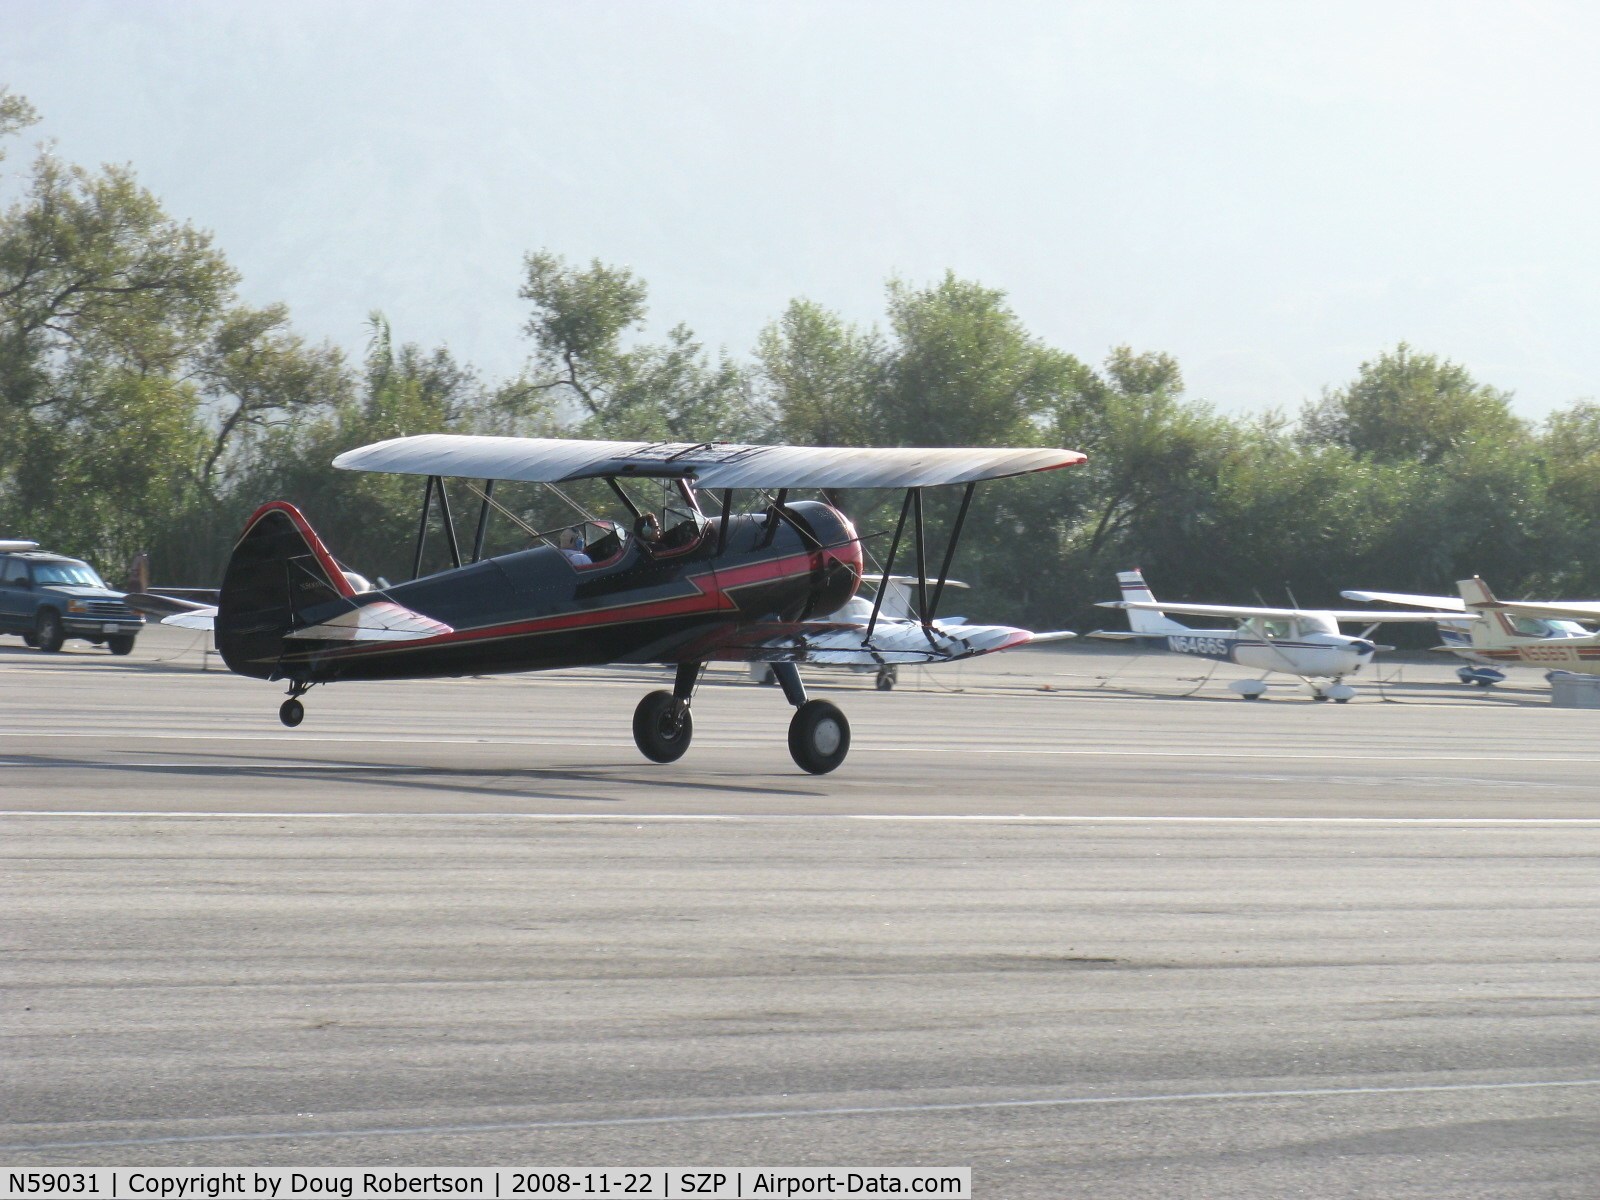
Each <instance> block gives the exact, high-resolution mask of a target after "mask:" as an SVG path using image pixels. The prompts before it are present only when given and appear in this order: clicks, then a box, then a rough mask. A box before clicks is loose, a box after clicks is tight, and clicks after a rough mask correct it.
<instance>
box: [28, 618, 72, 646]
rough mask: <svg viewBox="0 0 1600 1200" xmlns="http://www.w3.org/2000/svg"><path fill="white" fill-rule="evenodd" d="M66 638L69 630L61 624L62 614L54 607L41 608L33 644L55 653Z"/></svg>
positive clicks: (34, 629)
mask: <svg viewBox="0 0 1600 1200" xmlns="http://www.w3.org/2000/svg"><path fill="white" fill-rule="evenodd" d="M66 640H67V631H66V628H65V627H64V626H63V625H62V624H61V614H60V613H58V612H57V611H56V610H55V609H53V608H46V609H43V610H41V611H40V613H39V619H38V621H37V622H35V624H34V627H33V644H34V645H36V646H38V647H39V649H41V650H43V651H44V652H45V653H46V654H54V653H55V652H56V651H57V650H59V649H61V643H62V642H64V641H66Z"/></svg>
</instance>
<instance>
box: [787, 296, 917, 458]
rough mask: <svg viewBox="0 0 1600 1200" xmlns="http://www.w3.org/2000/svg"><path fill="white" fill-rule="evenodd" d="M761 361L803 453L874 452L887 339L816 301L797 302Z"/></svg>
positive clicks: (790, 437) (886, 369)
mask: <svg viewBox="0 0 1600 1200" xmlns="http://www.w3.org/2000/svg"><path fill="white" fill-rule="evenodd" d="M756 361H757V362H758V363H759V364H760V375H761V380H762V383H763V386H764V388H765V393H766V398H767V402H768V403H769V404H770V405H771V407H772V412H773V415H774V419H775V422H776V426H777V432H778V436H779V437H781V438H782V439H783V440H784V441H786V442H789V443H791V444H794V445H801V446H872V445H877V444H879V442H880V439H881V438H882V436H883V430H882V425H881V421H880V417H879V410H880V408H881V407H882V404H883V395H882V393H883V388H884V384H885V382H886V380H887V378H888V374H889V362H888V357H887V353H886V351H885V348H884V345H883V342H882V339H881V338H879V337H878V336H877V335H876V334H875V333H864V332H862V331H861V330H859V329H857V328H855V327H854V326H852V325H850V324H848V323H847V322H846V321H845V320H844V319H843V318H841V317H840V316H839V315H838V314H837V313H834V312H830V311H828V310H827V309H825V308H823V307H822V306H821V305H819V304H815V303H813V302H812V301H810V300H794V301H791V302H790V304H789V307H788V308H787V309H785V310H784V314H783V316H782V317H780V318H779V319H778V320H777V321H774V322H773V323H772V324H771V325H768V326H767V327H766V328H765V329H763V330H762V331H761V335H760V337H759V338H758V340H757V342H756Z"/></svg>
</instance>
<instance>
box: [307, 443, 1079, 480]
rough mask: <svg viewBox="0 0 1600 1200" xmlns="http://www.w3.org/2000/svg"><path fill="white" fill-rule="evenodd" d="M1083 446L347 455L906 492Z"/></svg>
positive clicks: (592, 447) (585, 475) (467, 471)
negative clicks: (906, 489) (1061, 447)
mask: <svg viewBox="0 0 1600 1200" xmlns="http://www.w3.org/2000/svg"><path fill="white" fill-rule="evenodd" d="M1083 461H1084V455H1082V454H1080V453H1078V451H1076V450H1055V449H1049V450H1041V449H1004V448H998V447H978V448H973V449H907V448H882V447H871V448H846V447H832V446H740V445H735V444H733V443H731V442H700V443H692V442H598V441H580V440H578V439H574V438H517V437H482V436H476V435H466V434H454V433H425V434H419V435H417V436H415V437H402V438H391V439H390V440H389V441H386V442H374V443H373V444H372V445H370V446H362V447H360V448H359V449H356V450H347V451H345V452H344V453H343V454H341V455H339V456H338V457H337V458H335V459H334V460H333V465H334V466H336V467H340V468H342V469H344V470H347V471H388V472H392V473H394V474H399V475H454V476H462V477H465V478H469V479H509V480H521V481H523V482H527V483H562V482H564V481H566V480H570V479H596V478H600V477H602V476H606V475H616V476H628V475H636V476H642V477H652V476H653V477H663V478H669V479H672V478H679V479H689V480H692V481H693V482H694V483H695V485H696V486H698V487H703V488H902V487H933V486H935V485H937V484H942V483H972V482H975V481H977V480H980V479H1000V478H1003V477H1005V476H1008V475H1026V474H1028V473H1029V472H1032V471H1049V470H1053V469H1055V468H1056V467H1070V466H1073V465H1075V464H1077V463H1081V462H1083Z"/></svg>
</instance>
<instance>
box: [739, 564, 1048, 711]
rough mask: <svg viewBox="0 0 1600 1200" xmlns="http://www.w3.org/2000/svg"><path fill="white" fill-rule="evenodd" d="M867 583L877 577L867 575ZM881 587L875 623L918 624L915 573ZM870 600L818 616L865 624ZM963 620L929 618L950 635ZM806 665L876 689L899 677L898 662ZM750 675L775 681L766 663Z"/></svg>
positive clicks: (1039, 636)
mask: <svg viewBox="0 0 1600 1200" xmlns="http://www.w3.org/2000/svg"><path fill="white" fill-rule="evenodd" d="M866 582H867V583H869V584H875V583H877V582H879V581H878V580H875V579H871V578H868V579H867V580H866ZM922 582H923V586H924V587H925V588H927V589H929V590H931V589H932V588H934V587H935V586H936V585H937V584H938V582H939V581H938V580H937V579H925V580H923V581H922ZM944 583H945V586H946V587H953V588H969V587H971V586H972V585H971V584H968V583H962V582H961V581H960V580H959V579H946V580H945V581H944ZM885 584H886V586H885V587H884V589H883V604H882V605H880V606H879V608H878V625H879V626H880V627H884V628H891V629H898V628H906V629H909V628H911V627H914V626H916V625H918V624H919V622H918V620H917V615H916V612H917V608H916V606H917V590H916V589H917V577H916V576H915V575H890V576H889V577H888V579H887V580H886V581H885ZM872 606H873V600H872V599H870V598H869V597H866V596H860V595H857V596H852V597H851V598H850V599H849V600H847V601H846V602H845V605H844V607H843V608H841V609H839V610H838V611H837V612H832V613H829V614H828V615H827V616H826V617H823V618H821V619H822V620H825V621H852V622H856V623H858V624H862V625H865V624H866V623H867V622H868V621H870V620H871V619H872ZM966 623H967V619H966V618H965V617H940V618H939V619H938V620H936V621H934V622H933V625H934V628H936V629H938V630H941V631H942V632H944V633H946V634H950V635H952V636H959V634H960V632H961V627H962V626H963V625H965V624H966ZM1077 636H1078V635H1077V634H1075V633H1073V632H1071V631H1070V630H1066V629H1057V630H1053V631H1051V632H1049V633H1035V634H1034V635H1033V637H1032V638H1030V639H1029V645H1032V644H1033V643H1034V642H1059V641H1064V640H1066V639H1067V638H1075V637H1077ZM808 666H823V667H828V668H829V669H831V670H840V671H854V672H857V673H858V674H868V673H871V674H873V675H875V676H876V681H875V685H874V686H876V687H877V689H878V690H879V691H880V692H887V691H890V690H892V689H893V688H894V685H895V684H896V683H898V682H899V680H900V667H899V664H898V663H893V662H883V663H811V664H808ZM750 678H751V679H753V680H754V681H755V682H756V683H764V684H776V683H777V682H778V681H777V679H776V678H775V677H774V676H773V674H772V668H771V667H770V666H768V665H767V664H766V663H751V664H750Z"/></svg>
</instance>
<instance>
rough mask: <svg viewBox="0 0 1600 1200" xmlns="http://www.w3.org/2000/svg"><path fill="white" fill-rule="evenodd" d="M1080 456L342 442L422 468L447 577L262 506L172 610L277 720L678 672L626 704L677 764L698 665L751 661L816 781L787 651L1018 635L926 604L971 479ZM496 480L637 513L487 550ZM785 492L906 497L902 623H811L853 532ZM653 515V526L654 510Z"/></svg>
mask: <svg viewBox="0 0 1600 1200" xmlns="http://www.w3.org/2000/svg"><path fill="white" fill-rule="evenodd" d="M1083 461H1084V456H1083V455H1082V454H1080V453H1078V452H1077V451H1075V450H1059V449H1003V448H992V447H984V448H978V449H911V448H896V449H880V448H875V449H835V448H827V447H806V446H740V445H732V444H727V443H697V444H689V443H681V444H680V443H669V442H656V443H651V442H600V441H578V440H571V439H565V438H506V437H477V436H462V435H455V434H424V435H420V436H414V437H402V438H395V439H392V440H390V441H386V442H378V443H375V444H374V445H371V446H363V447H361V448H359V449H356V450H350V451H347V452H346V453H344V454H341V455H339V457H337V458H336V459H334V462H333V465H334V466H335V467H340V468H343V469H345V470H355V471H384V472H391V473H395V474H402V475H420V476H424V477H426V478H427V481H428V482H427V486H426V488H425V489H424V492H423V502H422V516H421V520H420V522H419V526H418V533H417V545H416V552H415V555H414V560H413V561H414V564H415V565H414V567H413V574H414V575H416V574H420V571H421V564H422V551H423V543H424V539H425V538H426V535H427V530H428V522H429V520H430V517H431V513H432V510H433V507H434V505H433V501H434V497H435V495H436V494H437V496H438V507H439V510H440V517H441V524H442V526H443V530H444V534H445V544H446V546H447V547H448V550H449V554H450V559H451V562H452V564H453V566H452V567H451V568H450V569H448V570H445V571H440V572H438V573H436V574H433V575H429V576H427V577H425V578H413V579H412V580H411V581H410V582H408V583H402V584H398V585H395V586H392V587H387V588H372V587H371V586H370V585H366V581H365V580H361V579H360V578H359V577H358V576H357V577H352V575H351V574H349V573H347V572H346V571H345V570H343V569H342V568H341V567H340V566H339V565H338V564H337V563H336V561H335V560H334V557H333V555H331V554H330V553H329V552H328V549H327V547H326V546H324V545H323V543H322V540H321V539H320V538H319V537H318V536H317V534H316V533H315V532H314V531H313V530H312V528H311V526H310V525H309V524H308V523H307V521H306V519H305V517H304V516H303V515H301V513H300V511H299V510H298V509H296V508H295V507H294V506H293V505H292V504H287V503H284V502H282V501H275V502H273V503H270V504H265V505H263V506H262V507H261V508H260V509H258V510H257V511H256V513H255V514H254V515H253V516H252V517H251V518H250V520H249V521H248V522H247V523H246V525H245V529H244V533H243V534H242V535H241V536H240V538H239V541H238V543H237V544H236V545H235V546H234V549H233V554H232V556H231V557H230V558H229V560H228V565H227V568H226V570H225V571H224V574H223V579H222V587H221V590H220V593H219V595H218V601H217V604H216V606H215V607H214V608H211V607H209V606H206V607H202V606H199V605H198V604H197V605H195V606H194V607H192V608H190V609H189V610H188V611H187V612H186V613H183V614H179V615H177V616H175V617H171V618H169V620H170V621H171V622H172V623H174V624H188V625H194V624H202V623H205V622H208V621H209V622H212V623H213V627H214V629H215V633H216V643H217V650H218V652H219V653H220V654H221V655H222V659H223V661H224V662H225V663H227V665H228V667H229V668H230V669H231V670H233V671H235V672H237V673H239V674H241V675H250V676H254V677H256V678H258V679H268V680H283V681H287V683H288V685H289V698H288V699H287V700H286V701H284V703H283V705H282V707H281V708H280V709H279V713H278V715H279V719H280V720H282V722H283V723H284V724H285V725H288V726H291V727H292V726H296V725H298V724H300V722H301V721H302V720H303V719H304V716H305V709H304V707H303V706H302V704H301V701H300V696H302V695H304V694H305V692H306V691H307V690H308V689H310V688H312V687H314V686H315V685H317V684H319V683H335V682H338V681H340V680H346V679H417V678H430V677H438V676H457V675H480V674H489V673H494V672H510V671H537V670H550V669H555V668H562V667H577V666H593V665H599V664H603V663H616V662H622V663H663V664H668V665H672V666H674V667H676V669H677V675H676V679H675V681H674V685H673V689H672V691H670V692H667V691H657V692H651V693H650V694H649V695H647V696H645V697H644V699H643V700H641V701H640V703H639V706H638V708H637V709H636V710H635V711H634V716H633V737H634V742H635V744H636V745H637V746H638V747H639V749H640V751H641V752H642V753H643V754H644V755H645V757H646V758H649V759H652V760H654V761H656V762H672V761H675V760H676V759H678V758H681V757H682V756H683V753H684V751H686V750H687V749H688V748H689V740H690V736H691V734H692V732H693V721H692V719H691V716H690V711H689V705H690V701H691V699H692V698H693V696H694V691H695V687H696V685H697V684H698V682H699V680H700V676H701V672H702V669H703V668H704V667H705V665H706V663H708V662H712V661H722V662H730V661H731V662H764V663H768V664H770V665H771V667H772V670H773V672H774V674H776V675H777V677H778V681H779V683H780V684H782V686H783V693H784V697H785V699H787V700H788V701H789V703H790V704H792V705H794V707H795V709H796V711H795V714H794V717H793V719H792V720H791V721H790V723H789V753H790V755H791V756H792V757H793V758H794V760H795V762H796V763H797V764H798V765H799V766H800V767H801V768H803V769H804V770H806V771H810V772H812V773H813V774H823V773H825V772H828V771H832V770H833V769H834V768H836V767H837V766H839V764H840V763H842V762H843V761H844V758H845V755H846V754H847V753H848V751H849V748H850V725H849V722H847V721H846V720H845V716H844V714H843V713H842V712H840V711H839V709H838V708H837V707H835V706H834V705H833V704H830V703H829V702H828V701H826V700H808V699H807V698H806V693H805V686H804V685H803V684H802V683H801V680H800V674H799V671H798V670H797V669H796V664H797V663H802V662H816V663H833V664H858V663H859V664H872V665H878V666H882V665H886V664H892V663H928V662H952V661H955V660H957V659H962V658H970V657H972V656H974V655H979V654H989V653H993V652H994V651H997V650H1004V649H1007V648H1008V647H1011V646H1017V645H1021V644H1023V643H1025V642H1027V641H1029V640H1031V638H1032V636H1033V635H1032V634H1031V633H1029V632H1028V631H1027V630H1025V629H1013V628H1011V627H1009V626H1003V625H947V624H944V623H941V622H939V621H938V620H937V614H938V608H939V600H940V595H941V593H942V592H943V590H944V586H945V583H946V581H947V580H948V577H949V571H950V564H951V561H952V559H953V557H954V554H955V548H956V544H957V542H958V541H959V539H960V535H961V528H962V525H963V523H964V522H965V519H966V515H967V511H968V507H969V506H970V504H971V501H972V494H973V489H974V488H975V487H976V485H977V483H978V482H979V481H980V480H984V479H1000V478H1004V477H1008V476H1013V475H1025V474H1029V473H1031V472H1034V471H1048V470H1053V469H1055V468H1058V467H1067V466H1073V465H1075V464H1077V463H1081V462H1083ZM445 476H454V477H461V478H465V479H481V480H483V481H484V483H483V486H482V487H481V488H476V487H474V490H475V491H476V494H477V495H478V496H479V497H480V498H481V499H482V501H483V507H482V510H481V511H480V513H479V515H478V521H477V527H476V534H475V537H474V541H473V545H472V549H471V552H470V555H466V556H464V555H463V554H462V547H461V543H460V542H459V541H458V540H457V535H456V528H455V524H454V522H453V521H452V520H451V517H450V508H449V500H448V496H447V494H446V492H445V489H444V484H443V479H444V477H445ZM497 480H516V481H522V482H528V483H544V484H549V485H551V486H552V487H554V486H555V485H558V484H561V483H565V482H568V481H575V480H603V481H604V482H605V483H606V484H608V485H609V487H610V490H611V492H612V493H613V494H614V495H615V497H616V500H617V501H618V503H619V505H620V507H619V508H618V510H617V511H618V513H619V515H620V514H621V513H623V512H624V511H625V512H626V514H627V516H626V518H624V520H625V521H627V522H631V524H626V523H619V522H618V521H613V520H607V519H600V518H596V517H594V516H592V515H591V514H589V513H587V512H583V511H582V510H581V509H580V510H579V511H580V514H581V516H582V518H583V519H582V520H581V521H579V522H578V523H577V524H575V525H572V526H570V527H568V528H565V529H561V530H549V531H545V532H542V533H541V532H539V531H534V530H528V532H529V533H531V534H532V535H533V537H534V539H535V540H536V541H537V542H539V543H542V544H538V545H536V546H534V547H533V548H531V549H527V550H523V551H520V552H518V553H515V554H505V555H501V556H499V557H496V558H483V557H482V549H483V540H484V530H485V527H486V525H487V523H488V520H489V515H490V510H491V508H493V509H495V510H496V511H499V512H502V513H504V514H505V515H506V516H508V517H511V518H512V519H513V520H517V521H518V523H519V524H521V522H520V519H518V518H516V517H515V514H513V513H511V512H510V511H509V510H507V509H506V508H505V507H504V506H503V505H501V504H499V503H498V502H497V501H495V500H494V498H493V491H494V484H495V481H497ZM942 484H964V485H965V488H964V495H963V497H962V500H961V505H960V509H959V511H958V513H957V515H956V518H955V521H954V524H953V528H952V530H951V534H950V538H949V541H948V543H947V545H946V547H945V551H944V558H943V563H942V566H941V567H940V569H939V571H938V572H937V576H936V578H933V579H930V574H931V573H930V571H929V569H928V566H929V563H928V551H929V550H930V549H931V548H930V547H928V546H927V545H926V538H925V532H926V531H925V528H924V524H925V523H924V520H923V503H922V501H923V496H922V493H923V489H924V488H928V487H934V486H938V485H942ZM736 488H743V489H748V490H752V491H755V492H756V493H757V494H758V495H759V496H760V497H761V504H760V507H759V508H758V509H757V510H756V511H754V512H749V513H744V514H737V515H736V514H735V513H734V510H733V491H734V489H736ZM797 488H806V489H812V488H815V489H827V488H904V489H905V501H904V503H903V504H902V505H901V508H900V516H899V521H898V524H897V525H896V527H895V531H894V535H893V538H892V540H891V541H890V543H889V547H888V550H887V552H886V554H885V559H884V561H885V567H884V571H883V578H885V579H887V578H891V577H892V576H893V571H894V563H895V558H896V556H897V554H898V553H899V551H900V549H901V546H902V542H908V543H909V546H908V553H910V554H914V555H915V566H916V575H915V577H914V579H915V590H916V592H917V619H916V620H915V621H899V622H888V621H884V620H882V619H881V614H880V611H879V609H880V608H881V597H882V596H883V591H882V590H880V592H879V596H880V600H879V601H878V602H875V603H874V605H873V607H872V610H871V612H870V613H869V614H868V615H867V618H866V620H865V622H857V621H855V620H833V619H819V616H818V614H826V613H832V612H835V611H837V610H838V609H839V608H840V607H841V606H842V605H843V604H844V603H845V602H846V601H848V600H849V599H850V598H851V597H852V596H854V595H855V592H856V589H857V587H858V586H859V585H860V583H861V575H862V562H863V550H862V545H861V538H860V536H859V535H858V534H857V533H856V530H855V527H854V526H853V525H852V524H851V522H850V520H849V518H848V517H846V516H845V515H844V514H843V513H842V512H840V511H839V510H838V509H836V508H833V507H832V506H830V505H827V504H822V503H819V502H816V501H810V500H800V501H790V500H789V498H788V497H789V491H790V490H791V489H797ZM697 489H707V490H709V489H716V490H717V491H718V492H720V506H719V507H720V514H719V515H718V516H717V517H716V518H715V519H713V518H708V517H707V516H705V515H704V514H703V513H702V512H701V509H700V505H699V502H698V500H697V497H696V490H697ZM770 491H776V495H775V496H773V495H770V494H769V492H770ZM652 492H653V493H654V494H655V497H656V498H655V499H650V498H649V493H652ZM557 494H558V495H563V496H564V493H561V492H559V490H557ZM641 503H643V507H641ZM574 507H576V506H574ZM657 508H658V509H659V510H660V513H661V515H660V516H659V517H658V516H657V515H656V513H655V512H654V511H649V510H651V509H657ZM885 532H887V531H885ZM363 585H366V586H363Z"/></svg>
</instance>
